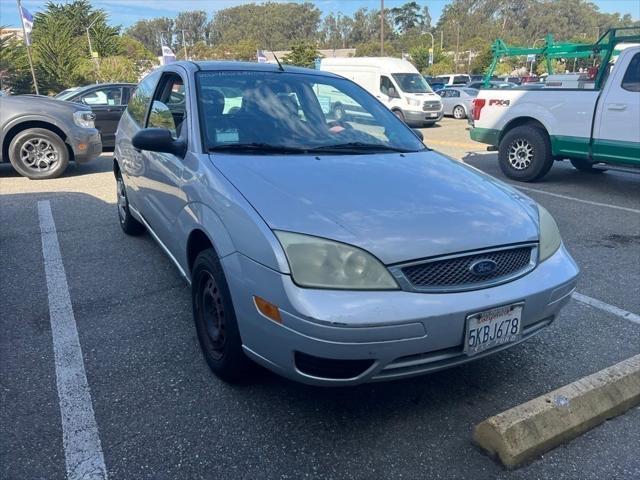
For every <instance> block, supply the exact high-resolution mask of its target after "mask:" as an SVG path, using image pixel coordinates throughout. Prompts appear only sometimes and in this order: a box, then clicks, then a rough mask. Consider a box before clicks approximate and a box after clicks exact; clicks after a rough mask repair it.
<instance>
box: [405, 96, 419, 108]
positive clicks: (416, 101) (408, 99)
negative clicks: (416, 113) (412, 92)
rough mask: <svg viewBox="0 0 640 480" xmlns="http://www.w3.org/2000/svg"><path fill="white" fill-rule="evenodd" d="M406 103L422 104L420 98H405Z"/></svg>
mask: <svg viewBox="0 0 640 480" xmlns="http://www.w3.org/2000/svg"><path fill="white" fill-rule="evenodd" d="M407 103H408V104H409V105H412V106H414V107H419V106H420V105H422V102H421V101H420V100H416V99H415V98H407Z"/></svg>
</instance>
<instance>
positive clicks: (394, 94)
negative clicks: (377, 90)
mask: <svg viewBox="0 0 640 480" xmlns="http://www.w3.org/2000/svg"><path fill="white" fill-rule="evenodd" d="M387 94H388V95H389V98H400V95H398V92H396V89H395V87H389V89H388V90H387Z"/></svg>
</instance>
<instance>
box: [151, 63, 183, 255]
mask: <svg viewBox="0 0 640 480" xmlns="http://www.w3.org/2000/svg"><path fill="white" fill-rule="evenodd" d="M186 98H188V97H187V90H186V84H185V80H184V77H183V76H182V75H180V74H178V73H177V72H174V71H170V72H166V73H164V74H163V75H162V77H161V78H160V82H159V83H158V87H157V88H156V91H155V94H154V96H153V99H152V101H151V109H150V110H149V115H148V118H147V123H146V127H147V128H165V129H168V130H169V131H170V132H171V136H172V137H173V138H174V139H175V140H178V139H179V140H182V141H184V142H186V141H187V138H188V135H187V133H188V132H187V129H188V126H187V123H188V122H187V115H188V108H187V102H186ZM142 156H143V158H144V163H145V168H144V176H143V178H141V179H140V187H141V188H140V194H141V196H142V197H143V198H144V212H145V213H144V215H145V218H146V220H147V222H148V223H149V225H150V226H151V228H152V229H153V230H154V232H155V233H156V234H157V235H158V237H160V240H161V241H162V243H164V244H165V246H166V247H167V248H168V249H169V250H170V251H172V252H173V253H175V251H176V248H177V244H176V242H174V240H173V238H174V235H172V231H173V227H174V222H175V221H176V218H177V217H178V214H179V213H180V212H181V211H182V209H183V208H184V206H185V205H186V203H187V200H186V196H185V194H184V192H183V190H182V186H183V183H184V182H183V171H184V165H183V159H182V158H180V157H178V156H176V155H173V154H171V153H164V152H150V151H142Z"/></svg>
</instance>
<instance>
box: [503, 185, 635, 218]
mask: <svg viewBox="0 0 640 480" xmlns="http://www.w3.org/2000/svg"><path fill="white" fill-rule="evenodd" d="M509 185H511V186H513V187H516V188H519V189H520V190H526V191H528V192H536V193H542V194H543V195H549V196H551V197H557V198H564V199H565V200H573V201H574V202H580V203H586V204H587V205H594V206H596V207H609V208H615V209H616V210H622V211H625V212H631V213H640V210H639V209H637V208H630V207H621V206H619V205H611V204H609V203H600V202H592V201H591V200H583V199H582V198H576V197H570V196H569V195H562V194H560V193H553V192H547V191H545V190H538V189H537V188H531V187H523V186H521V185H516V184H515V183H510V184H509Z"/></svg>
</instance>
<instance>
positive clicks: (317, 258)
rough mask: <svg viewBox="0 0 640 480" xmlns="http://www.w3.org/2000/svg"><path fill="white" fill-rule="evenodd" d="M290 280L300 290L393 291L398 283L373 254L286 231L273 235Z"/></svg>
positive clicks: (342, 244)
mask: <svg viewBox="0 0 640 480" xmlns="http://www.w3.org/2000/svg"><path fill="white" fill-rule="evenodd" d="M275 234H276V236H277V237H278V240H280V243H281V244H282V246H283V248H284V251H285V254H286V256H287V260H288V261H289V267H290V268H291V275H292V277H293V280H294V281H295V282H296V283H297V284H298V285H300V286H302V287H313V288H333V289H341V290H397V289H398V284H397V283H396V281H395V280H394V279H393V277H392V276H391V274H390V273H389V271H388V270H387V269H386V268H385V267H384V265H382V264H381V263H380V262H379V261H378V260H377V259H376V258H374V257H373V255H371V254H369V253H367V252H365V251H364V250H361V249H359V248H356V247H352V246H351V245H346V244H344V243H340V242H334V241H331V240H326V239H324V238H319V237H312V236H309V235H301V234H298V233H290V232H280V231H276V232H275Z"/></svg>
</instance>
